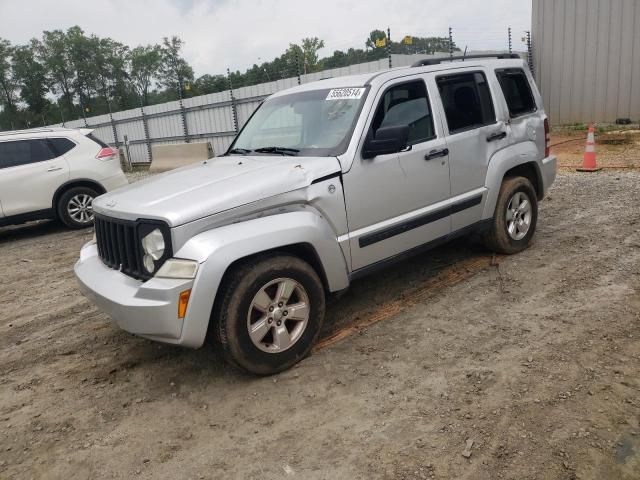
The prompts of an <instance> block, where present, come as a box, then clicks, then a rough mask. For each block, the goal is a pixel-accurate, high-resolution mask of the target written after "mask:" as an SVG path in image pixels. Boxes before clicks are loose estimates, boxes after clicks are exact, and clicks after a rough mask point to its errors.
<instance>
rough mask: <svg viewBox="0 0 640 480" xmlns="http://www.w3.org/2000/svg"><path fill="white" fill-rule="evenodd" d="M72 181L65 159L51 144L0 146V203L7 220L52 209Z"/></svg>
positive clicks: (8, 143) (38, 141) (30, 142)
mask: <svg viewBox="0 0 640 480" xmlns="http://www.w3.org/2000/svg"><path fill="white" fill-rule="evenodd" d="M68 178H69V167H68V165H67V162H66V160H65V158H64V155H58V154H57V153H55V152H54V151H53V149H52V146H51V144H50V143H49V141H48V140H46V139H43V138H42V139H28V140H13V141H3V142H0V203H2V209H3V211H4V215H5V216H6V217H11V216H14V215H21V214H28V213H33V212H40V211H43V210H49V209H51V208H52V201H53V195H54V193H55V191H56V190H57V189H58V187H60V185H62V184H63V183H64V182H66V181H67V180H68Z"/></svg>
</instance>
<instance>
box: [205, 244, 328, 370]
mask: <svg viewBox="0 0 640 480" xmlns="http://www.w3.org/2000/svg"><path fill="white" fill-rule="evenodd" d="M324 311H325V296H324V288H323V285H322V282H321V281H320V278H319V277H318V275H317V273H316V272H315V270H314V269H313V268H312V267H311V266H310V265H309V264H307V263H306V262H304V261H302V260H300V259H299V258H296V257H292V256H289V255H269V256H265V257H262V258H259V259H257V260H254V261H252V262H244V263H242V264H240V265H238V266H237V267H236V268H234V269H233V270H232V271H231V272H229V274H228V275H227V276H226V280H225V282H224V284H223V285H222V287H221V291H220V297H219V299H218V301H217V302H216V308H215V310H214V315H213V321H214V324H213V326H214V339H215V341H216V343H217V344H218V346H219V348H220V350H221V352H222V354H223V356H224V357H225V359H226V360H227V361H229V362H230V363H231V364H233V365H235V366H236V367H238V368H240V369H241V370H244V371H245V372H249V373H253V374H257V375H270V374H273V373H277V372H280V371H282V370H286V369H287V368H290V367H291V366H293V365H294V364H296V363H297V362H299V361H300V360H301V359H302V358H304V357H305V356H306V355H307V354H308V353H309V351H310V350H311V347H312V346H313V345H314V343H315V342H316V340H317V338H318V335H319V333H320V328H321V326H322V322H323V320H324Z"/></svg>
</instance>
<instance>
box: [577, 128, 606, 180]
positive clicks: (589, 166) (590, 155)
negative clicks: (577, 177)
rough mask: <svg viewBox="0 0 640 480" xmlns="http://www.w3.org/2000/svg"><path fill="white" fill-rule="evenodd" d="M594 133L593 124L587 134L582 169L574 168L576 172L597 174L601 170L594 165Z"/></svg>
mask: <svg viewBox="0 0 640 480" xmlns="http://www.w3.org/2000/svg"><path fill="white" fill-rule="evenodd" d="M594 131H595V130H594V128H593V123H590V124H589V133H588V134H587V144H586V146H585V147H584V158H583V160H582V168H576V170H577V171H578V172H597V171H598V170H601V169H600V168H598V166H597V165H596V140H595V135H594Z"/></svg>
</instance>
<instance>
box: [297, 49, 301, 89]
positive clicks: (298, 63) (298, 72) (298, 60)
mask: <svg viewBox="0 0 640 480" xmlns="http://www.w3.org/2000/svg"><path fill="white" fill-rule="evenodd" d="M295 55H296V75H298V85H300V84H301V83H302V82H301V81H300V59H299V58H298V49H297V48H296V49H295Z"/></svg>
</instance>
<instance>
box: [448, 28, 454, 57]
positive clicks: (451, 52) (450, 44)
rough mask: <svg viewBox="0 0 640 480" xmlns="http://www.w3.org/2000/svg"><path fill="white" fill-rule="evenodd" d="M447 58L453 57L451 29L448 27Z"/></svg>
mask: <svg viewBox="0 0 640 480" xmlns="http://www.w3.org/2000/svg"><path fill="white" fill-rule="evenodd" d="M449 58H453V30H452V29H451V27H449Z"/></svg>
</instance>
